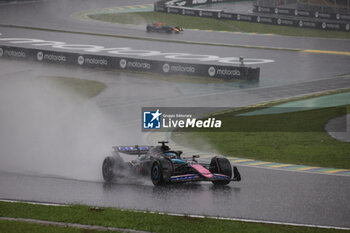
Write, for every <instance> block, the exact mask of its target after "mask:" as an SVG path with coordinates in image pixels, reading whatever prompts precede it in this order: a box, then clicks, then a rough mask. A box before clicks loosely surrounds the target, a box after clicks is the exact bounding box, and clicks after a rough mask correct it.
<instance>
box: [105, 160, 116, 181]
mask: <svg viewBox="0 0 350 233" xmlns="http://www.w3.org/2000/svg"><path fill="white" fill-rule="evenodd" d="M114 164H115V161H114V159H113V158H112V157H106V158H105V159H104V160H103V163H102V175H103V179H104V180H105V181H106V182H111V181H112V180H113V178H114Z"/></svg>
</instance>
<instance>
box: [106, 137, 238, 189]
mask: <svg viewBox="0 0 350 233" xmlns="http://www.w3.org/2000/svg"><path fill="white" fill-rule="evenodd" d="M159 143H160V144H161V145H158V146H131V147H129V146H116V147H113V148H114V151H113V153H112V156H108V157H106V158H105V159H104V161H103V164H102V175H103V178H104V180H105V181H106V182H111V181H113V180H117V179H118V178H128V177H129V176H136V177H137V176H146V177H147V176H148V177H151V180H152V182H153V184H154V185H156V186H159V185H164V184H169V183H188V182H196V181H211V182H213V184H214V185H227V184H229V183H230V181H240V180H241V175H240V173H239V171H238V169H237V168H236V167H233V169H232V165H231V163H230V161H229V160H228V159H226V158H224V157H218V156H216V157H214V158H212V159H211V162H210V164H205V163H199V162H198V161H197V160H196V159H197V158H199V156H198V155H193V156H192V157H189V158H185V157H181V154H182V151H173V150H170V148H169V147H168V146H167V145H166V143H168V142H165V141H161V142H159ZM120 154H126V155H137V158H136V159H135V160H132V161H131V162H124V160H123V158H122V157H121V155H120ZM232 171H233V178H232Z"/></svg>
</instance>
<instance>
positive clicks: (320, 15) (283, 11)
mask: <svg viewBox="0 0 350 233" xmlns="http://www.w3.org/2000/svg"><path fill="white" fill-rule="evenodd" d="M253 12H257V13H266V14H274V15H289V16H294V17H296V16H301V17H308V18H314V19H326V20H338V21H346V22H350V15H348V14H340V13H328V12H320V11H309V10H300V9H291V8H282V7H265V6H258V5H254V6H253Z"/></svg>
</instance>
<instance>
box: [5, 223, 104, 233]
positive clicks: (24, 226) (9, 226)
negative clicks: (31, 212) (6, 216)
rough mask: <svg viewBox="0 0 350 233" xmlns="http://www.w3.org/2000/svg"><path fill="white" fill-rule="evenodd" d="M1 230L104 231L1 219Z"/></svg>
mask: <svg viewBox="0 0 350 233" xmlns="http://www.w3.org/2000/svg"><path fill="white" fill-rule="evenodd" d="M0 232H4V233H23V232H26V233H95V232H102V231H94V230H84V229H77V228H71V227H59V226H46V225H40V224H35V223H26V222H13V221H4V220H0Z"/></svg>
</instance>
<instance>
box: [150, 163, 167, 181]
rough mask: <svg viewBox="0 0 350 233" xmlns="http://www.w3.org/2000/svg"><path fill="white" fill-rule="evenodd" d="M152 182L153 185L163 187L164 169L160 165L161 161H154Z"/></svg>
mask: <svg viewBox="0 0 350 233" xmlns="http://www.w3.org/2000/svg"><path fill="white" fill-rule="evenodd" d="M151 180H152V183H153V184H154V185H156V186H159V185H163V184H164V180H163V168H162V166H161V164H160V161H158V160H156V161H154V163H153V165H152V168H151Z"/></svg>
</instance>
